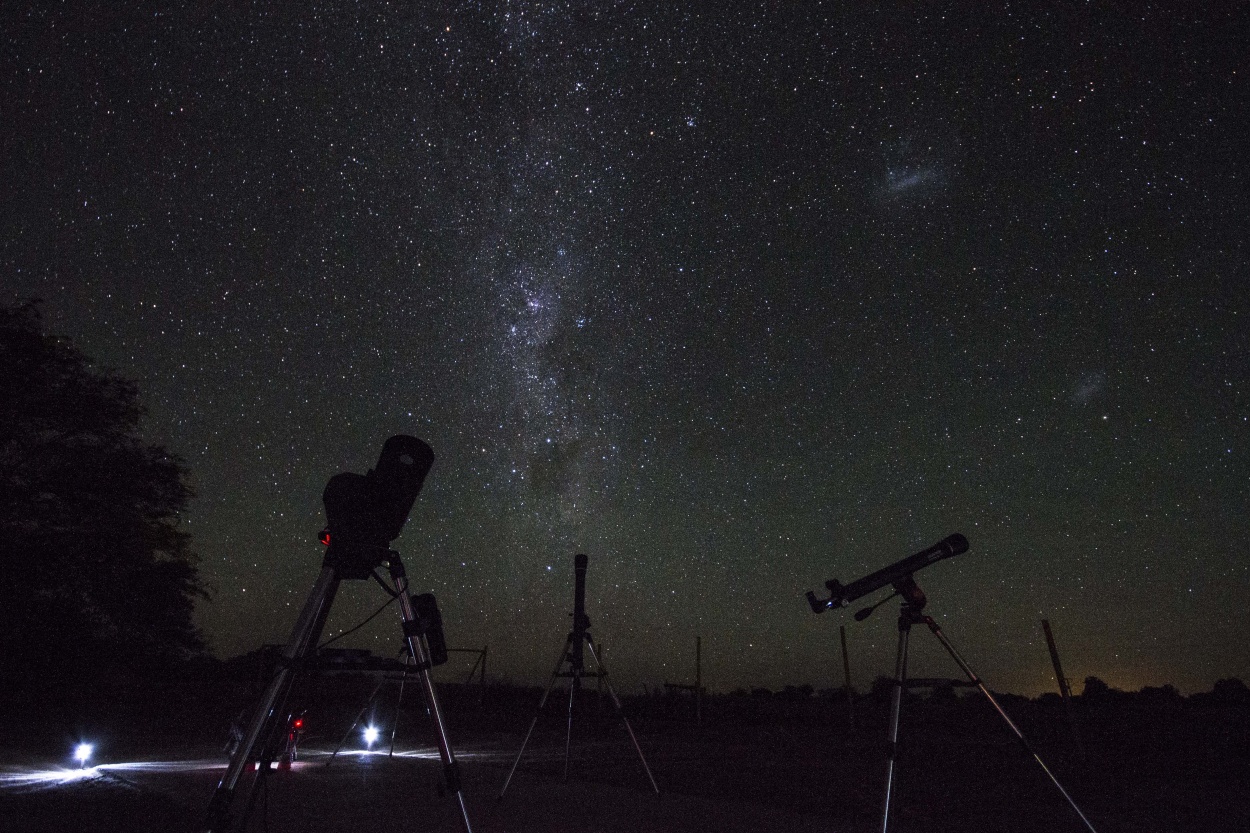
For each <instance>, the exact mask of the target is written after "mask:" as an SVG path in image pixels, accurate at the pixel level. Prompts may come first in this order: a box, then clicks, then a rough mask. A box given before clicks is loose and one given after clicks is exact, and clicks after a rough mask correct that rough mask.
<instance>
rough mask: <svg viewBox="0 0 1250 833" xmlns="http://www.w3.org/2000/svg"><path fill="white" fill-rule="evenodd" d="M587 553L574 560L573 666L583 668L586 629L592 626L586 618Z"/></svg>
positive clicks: (579, 554)
mask: <svg viewBox="0 0 1250 833" xmlns="http://www.w3.org/2000/svg"><path fill="white" fill-rule="evenodd" d="M588 560H589V559H588V558H587V557H586V554H585V553H580V552H579V553H578V554H577V556H576V557H575V558H574V559H573V574H574V584H573V645H572V646H571V647H572V648H573V657H572V659H573V665H574V666H575V667H576V668H578V669H580V668H581V667H582V642H583V641H585V636H586V627H587V625H589V624H590V622H589V620H588V619H587V618H586V562H587V561H588Z"/></svg>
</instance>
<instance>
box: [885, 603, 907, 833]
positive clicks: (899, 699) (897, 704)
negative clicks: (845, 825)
mask: <svg viewBox="0 0 1250 833" xmlns="http://www.w3.org/2000/svg"><path fill="white" fill-rule="evenodd" d="M911 624H912V614H911V612H910V611H909V609H908V608H907V606H906V605H904V607H903V612H902V613H900V614H899V617H898V658H897V659H896V660H895V663H894V690H893V691H892V692H891V693H890V742H889V744H888V745H887V746H886V754H887V755H888V757H889V762H888V763H887V764H886V769H885V806H884V807H883V808H882V810H881V833H886V831H887V830H888V829H889V827H890V800H891V799H892V798H893V796H894V763H895V761H896V760H897V759H898V718H899V712H900V711H901V710H902V705H903V689H904V688H905V687H906V685H907V642H908V638H909V637H910V636H911Z"/></svg>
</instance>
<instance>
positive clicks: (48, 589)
mask: <svg viewBox="0 0 1250 833" xmlns="http://www.w3.org/2000/svg"><path fill="white" fill-rule="evenodd" d="M142 416H143V408H142V406H141V405H140V404H139V401H138V391H137V389H136V387H135V385H134V384H133V383H132V382H129V381H127V380H125V379H121V378H119V377H118V376H116V375H114V374H112V373H110V372H104V371H100V370H96V369H94V368H92V367H91V362H90V360H89V359H88V358H87V357H86V356H85V355H84V354H83V353H81V352H80V351H78V350H77V349H76V348H74V347H73V346H72V345H71V344H69V343H68V342H66V341H63V340H59V339H56V338H53V337H51V336H49V335H46V334H45V333H44V332H43V327H42V321H41V319H40V315H39V310H38V307H37V305H36V304H35V303H33V302H32V303H26V304H22V305H19V306H8V307H6V306H0V663H2V664H0V675H2V677H3V679H5V681H6V682H8V683H10V684H9V685H0V689H4V690H5V691H6V693H7V694H8V696H9V698H10V699H11V700H12V699H17V700H20V699H21V697H22V694H25V696H26V697H28V698H29V697H32V696H33V697H38V698H46V697H49V696H53V695H54V694H55V693H56V692H58V691H66V690H69V691H73V690H75V689H81V688H82V687H83V686H87V687H99V686H101V685H105V684H106V683H102V682H101V677H100V676H99V675H101V674H104V675H106V678H107V679H112V680H114V681H116V680H125V679H128V678H133V677H134V676H135V675H140V676H148V675H149V674H151V673H159V672H161V671H163V670H166V669H168V668H169V667H170V666H171V665H173V664H176V663H178V662H179V661H181V660H184V659H187V658H189V657H191V656H194V655H198V654H202V653H203V652H204V642H203V639H202V638H201V635H200V634H199V632H198V630H197V629H196V628H195V625H194V623H193V622H192V613H193V610H194V605H195V600H196V598H197V597H206V591H205V587H204V585H203V584H202V583H201V581H200V578H199V574H198V572H197V569H196V567H195V563H194V559H193V557H192V555H191V553H190V551H189V549H188V543H189V539H188V536H187V535H186V534H185V533H183V532H181V531H180V530H179V529H178V528H177V526H176V521H177V515H178V513H179V512H180V511H181V510H183V509H184V508H185V507H186V504H187V501H188V500H189V499H190V497H191V491H190V489H189V487H188V486H187V485H186V484H185V483H184V482H183V476H184V471H183V468H182V465H181V462H180V461H179V460H178V459H177V458H175V457H173V456H172V455H170V454H169V453H168V452H167V451H166V450H165V449H164V448H162V447H160V446H155V445H148V444H145V443H144V442H143V441H142V440H141V438H140V437H139V423H140V419H141V418H142ZM2 697H4V695H0V698H2Z"/></svg>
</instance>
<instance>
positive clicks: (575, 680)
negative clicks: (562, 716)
mask: <svg viewBox="0 0 1250 833" xmlns="http://www.w3.org/2000/svg"><path fill="white" fill-rule="evenodd" d="M569 675H570V677H569V719H568V724H567V725H566V726H565V729H564V782H565V783H566V784H567V783H568V780H569V749H570V748H571V747H572V744H573V698H574V697H575V696H576V695H577V690H578V689H579V688H581V687H582V672H581V670H580V669H577V668H574V669H573V670H572V671H570V672H569Z"/></svg>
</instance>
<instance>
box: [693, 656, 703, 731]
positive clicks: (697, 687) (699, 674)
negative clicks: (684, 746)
mask: <svg viewBox="0 0 1250 833" xmlns="http://www.w3.org/2000/svg"><path fill="white" fill-rule="evenodd" d="M694 725H696V726H702V725H703V637H701V636H696V637H695V638H694Z"/></svg>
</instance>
